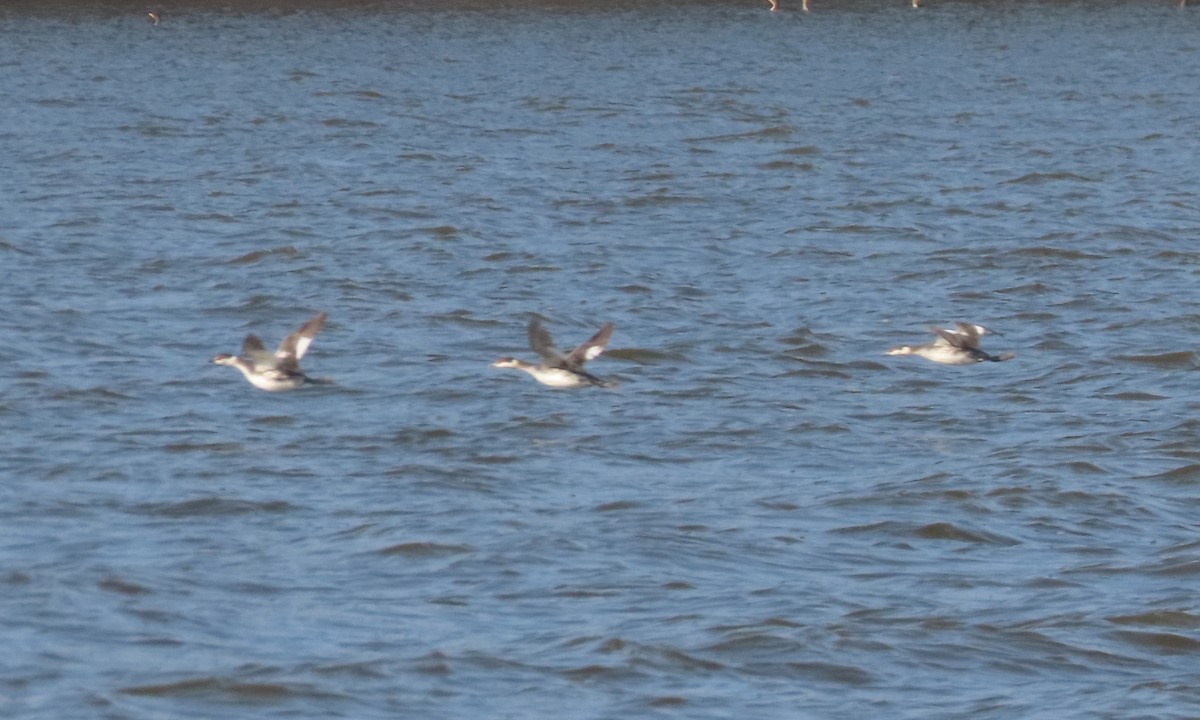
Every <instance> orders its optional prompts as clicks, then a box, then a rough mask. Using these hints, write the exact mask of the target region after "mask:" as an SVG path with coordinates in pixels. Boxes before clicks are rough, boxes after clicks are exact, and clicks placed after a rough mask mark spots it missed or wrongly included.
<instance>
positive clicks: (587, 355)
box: [567, 323, 613, 367]
mask: <svg viewBox="0 0 1200 720" xmlns="http://www.w3.org/2000/svg"><path fill="white" fill-rule="evenodd" d="M612 333H613V324H612V323H604V327H602V328H600V329H599V330H597V331H596V334H595V335H593V336H591V337H590V338H588V339H587V340H586V341H585V342H584V343H583V344H581V345H580V346H579V347H577V348H575V349H574V350H572V351H571V354H570V355H568V356H567V362H568V363H569V364H571V365H574V366H576V367H578V366H581V365H583V364H584V363H585V362H587V361H588V360H591V359H592V358H594V357H596V356H597V355H599V354H600V353H602V352H604V348H605V346H607V345H608V339H609V338H610V337H612Z"/></svg>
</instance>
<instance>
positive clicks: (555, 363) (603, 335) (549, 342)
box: [492, 317, 614, 388]
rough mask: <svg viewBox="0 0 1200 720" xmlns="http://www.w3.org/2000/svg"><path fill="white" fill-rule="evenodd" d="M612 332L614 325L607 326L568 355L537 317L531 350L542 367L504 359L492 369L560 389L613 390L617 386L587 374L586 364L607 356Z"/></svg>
mask: <svg viewBox="0 0 1200 720" xmlns="http://www.w3.org/2000/svg"><path fill="white" fill-rule="evenodd" d="M612 331H613V325H612V323H605V324H604V327H602V328H600V329H599V330H597V331H596V334H595V335H593V336H591V337H590V338H588V340H587V341H586V342H584V343H583V344H582V345H580V346H579V347H577V348H575V349H574V350H572V351H571V352H569V353H564V352H563V351H562V350H559V349H558V348H556V347H555V346H554V340H553V339H552V338H551V337H550V333H549V332H548V331H547V330H546V328H544V327H542V323H541V321H540V320H538V318H536V317H535V318H533V319H532V320H530V321H529V347H531V348H533V351H534V352H535V353H537V354H538V355H539V356H541V358H542V362H541V364H538V365H534V364H532V363H527V362H525V361H524V360H517V359H516V358H510V357H502V358H500V359H499V360H497V361H496V362H494V363H492V367H497V368H516V369H518V370H524V371H525V372H527V373H529V374H530V375H532V376H533V379H534V380H537V381H538V382H540V383H542V384H543V385H549V386H550V387H556V388H574V387H582V386H585V385H596V386H598V387H613V385H614V383H610V382H608V381H605V380H601V379H600V378H598V377H596V376H595V375H592V374H590V373H587V372H584V370H583V364H584V363H585V362H587V361H588V360H591V359H593V358H595V357H596V356H597V355H599V354H600V353H602V352H604V346H605V345H607V344H608V338H609V337H611V336H612Z"/></svg>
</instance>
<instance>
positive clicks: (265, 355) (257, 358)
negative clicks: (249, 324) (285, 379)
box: [242, 334, 276, 371]
mask: <svg viewBox="0 0 1200 720" xmlns="http://www.w3.org/2000/svg"><path fill="white" fill-rule="evenodd" d="M242 356H243V357H245V358H246V359H247V360H249V361H250V362H252V363H254V369H255V370H259V371H261V370H266V369H268V368H273V367H275V365H276V359H275V356H274V355H272V354H271V353H269V352H267V349H266V348H265V347H263V343H262V340H259V339H258V336H257V335H254V334H250V335H247V336H246V339H245V340H243V341H242Z"/></svg>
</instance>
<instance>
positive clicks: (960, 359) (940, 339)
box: [886, 322, 1016, 365]
mask: <svg viewBox="0 0 1200 720" xmlns="http://www.w3.org/2000/svg"><path fill="white" fill-rule="evenodd" d="M954 327H955V329H954V330H945V329H943V328H940V327H935V328H932V331H933V334H934V335H937V338H936V339H935V340H934V341H933V342H931V343H929V344H927V345H917V346H916V347H913V346H910V345H901V346H900V347H894V348H892V349H891V350H888V351H887V353H886V354H888V355H919V356H920V357H923V358H925V359H926V360H929V361H932V362H935V363H941V364H942V365H974V364H975V363H980V362H984V361H985V360H986V361H988V362H1004V361H1005V360H1012V359H1013V358H1014V357H1016V356H1015V355H1014V354H1013V353H1010V352H1007V353H1001V354H1000V355H988V354H987V353H985V352H984V351H982V350H980V349H979V338H980V336H981V335H984V334H985V333H989V332H992V331H991V330H988V329H987V328H985V327H984V326H982V325H971V324H968V323H961V322H956V323H954Z"/></svg>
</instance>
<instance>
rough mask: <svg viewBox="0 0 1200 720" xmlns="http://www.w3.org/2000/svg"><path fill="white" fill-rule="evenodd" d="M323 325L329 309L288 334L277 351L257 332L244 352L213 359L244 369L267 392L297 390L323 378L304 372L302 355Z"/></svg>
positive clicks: (243, 344) (254, 384) (248, 341)
mask: <svg viewBox="0 0 1200 720" xmlns="http://www.w3.org/2000/svg"><path fill="white" fill-rule="evenodd" d="M323 325H325V313H324V312H320V313H317V314H316V315H314V316H313V317H312V318H311V319H310V320H309V321H308V322H306V323H304V324H303V325H301V326H300V329H299V330H297V331H296V332H294V333H292V334H291V335H288V336H287V337H285V338H284V339H283V342H281V343H279V347H278V348H277V349H276V350H275V354H271V353H270V352H267V349H266V348H265V347H263V344H262V340H259V339H258V336H257V335H254V334H250V335H247V336H246V339H245V340H243V341H242V355H241V356H237V355H225V354H221V355H217V356H216V357H214V358H213V360H212V361H213V362H214V363H216V364H218V365H229V366H231V367H235V368H237V369H238V370H241V371H242V374H243V375H245V376H246V379H247V380H249V381H250V384H251V385H253V386H254V387H256V388H258V389H260V390H266V391H267V392H282V391H284V390H295V389H296V388H298V387H300V386H301V385H303V384H304V383H306V382H308V383H316V382H320V381H319V380H314V379H313V378H310V377H308V376H307V375H305V374H304V373H302V372H300V358H302V357H304V352H305V351H306V350H308V346H309V345H311V344H312V340H313V336H314V335H316V334H317V332H318V331H319V330H320V329H321V327H322V326H323Z"/></svg>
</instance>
